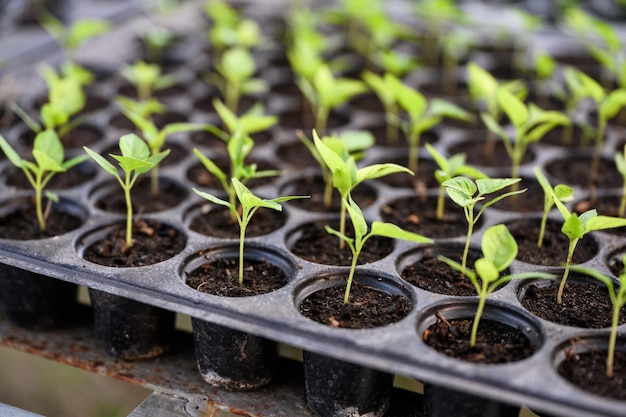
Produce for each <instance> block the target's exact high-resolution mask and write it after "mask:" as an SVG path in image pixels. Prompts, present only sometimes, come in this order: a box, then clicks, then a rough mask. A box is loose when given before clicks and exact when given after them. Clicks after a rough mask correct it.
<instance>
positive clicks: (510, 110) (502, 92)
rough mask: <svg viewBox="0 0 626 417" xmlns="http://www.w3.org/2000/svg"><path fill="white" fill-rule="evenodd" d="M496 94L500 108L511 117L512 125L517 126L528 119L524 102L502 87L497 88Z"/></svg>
mask: <svg viewBox="0 0 626 417" xmlns="http://www.w3.org/2000/svg"><path fill="white" fill-rule="evenodd" d="M497 94H498V103H500V106H501V107H502V110H504V112H505V113H506V115H507V116H508V117H509V119H511V122H513V125H515V126H516V127H518V128H519V127H521V126H523V125H524V123H526V121H527V120H528V109H527V108H526V105H525V104H524V102H522V101H521V100H520V99H519V98H517V97H515V95H514V94H512V93H511V92H510V91H508V90H506V89H504V88H499V89H498V93H497Z"/></svg>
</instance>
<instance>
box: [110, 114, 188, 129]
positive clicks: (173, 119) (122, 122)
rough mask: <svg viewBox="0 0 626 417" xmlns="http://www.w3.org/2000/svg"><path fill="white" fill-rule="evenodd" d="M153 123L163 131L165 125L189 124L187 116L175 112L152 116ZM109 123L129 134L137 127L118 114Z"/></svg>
mask: <svg viewBox="0 0 626 417" xmlns="http://www.w3.org/2000/svg"><path fill="white" fill-rule="evenodd" d="M152 122H153V123H154V124H155V126H156V127H157V128H159V129H162V128H163V127H164V126H165V125H168V124H171V123H186V122H188V120H187V116H185V115H184V114H181V113H176V112H173V111H168V112H165V113H163V114H154V115H153V116H152ZM109 123H110V124H111V125H113V126H115V127H116V128H118V129H120V130H125V131H129V132H134V131H135V125H134V124H133V122H131V121H130V120H128V118H127V117H126V116H125V115H124V114H123V113H117V114H116V115H114V116H113V117H112V118H111V120H110V121H109Z"/></svg>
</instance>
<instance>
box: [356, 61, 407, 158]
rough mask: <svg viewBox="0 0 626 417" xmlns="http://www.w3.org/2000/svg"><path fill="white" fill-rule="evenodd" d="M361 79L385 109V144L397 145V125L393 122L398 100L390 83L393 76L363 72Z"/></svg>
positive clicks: (397, 112) (397, 114)
mask: <svg viewBox="0 0 626 417" xmlns="http://www.w3.org/2000/svg"><path fill="white" fill-rule="evenodd" d="M361 77H362V78H363V81H365V83H366V84H367V86H368V87H369V88H370V89H372V91H374V93H375V94H376V96H377V97H378V99H379V100H380V102H381V103H382V105H383V108H384V109H385V120H386V122H387V123H386V139H387V144H388V145H390V146H393V145H395V144H397V143H398V132H399V130H398V124H397V123H393V120H397V119H398V118H399V109H398V100H397V97H396V95H395V94H394V89H393V87H392V83H393V82H392V81H391V80H392V78H395V76H394V75H392V74H391V73H385V75H383V76H380V75H378V74H376V73H374V72H371V71H364V72H363V74H362V76H361Z"/></svg>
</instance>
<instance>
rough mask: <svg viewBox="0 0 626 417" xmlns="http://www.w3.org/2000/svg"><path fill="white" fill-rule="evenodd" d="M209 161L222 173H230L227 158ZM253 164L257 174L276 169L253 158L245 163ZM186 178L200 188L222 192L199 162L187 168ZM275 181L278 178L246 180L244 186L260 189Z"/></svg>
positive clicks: (213, 178) (217, 181) (219, 183)
mask: <svg viewBox="0 0 626 417" xmlns="http://www.w3.org/2000/svg"><path fill="white" fill-rule="evenodd" d="M211 161H212V162H214V163H215V165H217V166H218V167H219V168H220V169H221V170H222V171H223V172H226V173H229V172H230V160H229V159H228V158H226V157H217V158H213V159H211ZM253 163H254V164H257V172H259V171H266V170H276V169H278V168H277V167H276V166H274V165H272V164H271V163H270V162H267V161H265V160H255V159H254V158H252V159H251V160H249V161H246V164H253ZM187 178H188V179H189V181H192V182H193V183H194V184H196V185H198V186H200V187H206V188H213V189H219V190H223V187H222V183H221V182H220V181H219V179H217V177H215V176H214V175H213V174H211V173H210V172H209V171H208V170H207V169H206V168H205V167H204V165H202V163H200V162H198V163H196V164H193V165H192V166H191V167H190V168H189V170H187ZM277 179H278V176H270V177H263V178H252V179H249V180H247V181H246V182H245V184H246V187H248V188H254V187H261V186H264V185H268V184H272V183H273V182H275V181H276V180H277Z"/></svg>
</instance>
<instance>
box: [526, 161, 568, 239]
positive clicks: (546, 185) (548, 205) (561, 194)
mask: <svg viewBox="0 0 626 417" xmlns="http://www.w3.org/2000/svg"><path fill="white" fill-rule="evenodd" d="M535 177H536V178H537V181H538V182H539V185H541V188H543V194H544V199H543V216H541V227H540V228H539V238H538V239H537V247H538V248H540V247H542V246H543V237H544V235H545V232H546V223H547V221H548V213H549V212H550V210H551V209H552V207H554V197H556V198H557V199H558V200H559V201H561V202H567V201H571V200H573V199H574V190H573V189H572V187H568V186H567V185H565V184H558V185H557V186H556V187H554V188H552V185H550V182H549V181H548V179H547V178H546V177H545V175H543V173H542V172H541V168H539V167H535ZM553 196H554V197H553Z"/></svg>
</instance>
